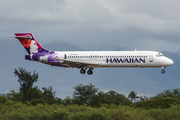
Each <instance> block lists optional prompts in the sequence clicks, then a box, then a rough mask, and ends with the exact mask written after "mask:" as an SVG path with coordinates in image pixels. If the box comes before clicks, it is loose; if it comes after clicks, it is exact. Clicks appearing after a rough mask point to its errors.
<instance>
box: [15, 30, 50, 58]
mask: <svg viewBox="0 0 180 120" xmlns="http://www.w3.org/2000/svg"><path fill="white" fill-rule="evenodd" d="M15 35H16V38H17V39H19V41H20V42H21V44H22V45H23V47H24V48H25V49H26V51H27V52H28V53H29V54H35V53H41V52H43V51H45V52H47V50H45V49H44V48H43V47H42V46H41V45H40V44H39V43H38V42H37V41H36V39H35V38H34V36H33V35H32V34H31V33H15Z"/></svg>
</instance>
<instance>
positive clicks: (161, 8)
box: [0, 0, 180, 52]
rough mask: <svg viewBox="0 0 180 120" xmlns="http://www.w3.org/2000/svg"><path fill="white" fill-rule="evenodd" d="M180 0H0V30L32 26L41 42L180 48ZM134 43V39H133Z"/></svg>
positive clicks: (29, 29) (7, 31)
mask: <svg viewBox="0 0 180 120" xmlns="http://www.w3.org/2000/svg"><path fill="white" fill-rule="evenodd" d="M179 6H180V1H179V0H171V1H170V0H158V1H157V0H136V1H134V0H46V1H44V0H38V1H37V0H18V1H15V0H0V34H1V35H11V34H14V32H31V33H33V34H34V35H35V37H36V38H38V39H40V42H41V44H49V43H51V42H54V41H55V42H67V43H69V44H73V45H76V46H79V47H82V48H83V49H86V50H94V49H95V50H103V49H105V48H106V47H108V46H112V47H113V46H120V47H123V48H127V49H131V50H134V49H139V50H156V51H163V50H168V51H172V52H177V51H178V50H179V46H180V40H179V39H180V14H179V11H180V7H179ZM130 43H131V44H130Z"/></svg>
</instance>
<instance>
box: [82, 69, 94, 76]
mask: <svg viewBox="0 0 180 120" xmlns="http://www.w3.org/2000/svg"><path fill="white" fill-rule="evenodd" d="M86 69H87V68H86ZM86 69H84V68H81V70H80V73H81V74H85V73H86ZM92 70H93V68H89V70H88V71H87V74H88V75H92V74H93V71H92Z"/></svg>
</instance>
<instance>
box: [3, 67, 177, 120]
mask: <svg viewBox="0 0 180 120" xmlns="http://www.w3.org/2000/svg"><path fill="white" fill-rule="evenodd" d="M14 73H15V75H16V76H18V78H19V80H18V82H19V83H20V91H19V92H15V91H14V90H11V91H10V92H9V93H5V94H2V93H0V120H4V119H8V120H21V119H22V120H24V119H27V120H28V119H39V120H44V119H46V120H48V119H56V120H74V119H77V120H80V119H86V120H110V119H112V120H121V119H123V120H124V119H133V120H141V119H143V120H144V119H146V120H161V119H163V120H179V118H180V90H179V89H174V90H165V91H163V92H162V93H159V94H157V95H156V96H154V97H150V98H149V97H146V96H137V93H136V92H134V91H131V92H130V94H129V95H128V97H126V96H125V95H124V94H120V93H117V92H116V91H113V90H110V91H108V92H103V91H101V90H99V88H96V87H95V86H94V85H92V84H91V83H90V84H89V85H83V84H80V85H78V86H76V87H73V88H74V92H73V96H72V98H71V97H69V96H67V97H66V98H64V99H61V98H58V97H55V93H56V91H53V88H52V86H50V87H47V88H46V87H43V88H42V90H41V89H39V88H38V86H33V83H34V82H37V79H38V74H37V73H35V72H34V73H33V75H31V73H30V72H27V71H26V70H25V69H23V68H19V71H18V70H16V69H15V72H14ZM26 79H28V80H26ZM30 80H33V81H30ZM129 98H130V99H131V100H129ZM136 99H138V101H137V102H136ZM132 101H134V102H132Z"/></svg>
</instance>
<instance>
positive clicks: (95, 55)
mask: <svg viewBox="0 0 180 120" xmlns="http://www.w3.org/2000/svg"><path fill="white" fill-rule="evenodd" d="M55 53H57V54H58V58H59V59H64V60H67V61H69V62H71V61H72V62H77V63H79V64H85V65H86V66H84V68H98V67H162V68H163V67H164V68H165V67H167V66H170V65H172V64H173V61H172V60H171V59H169V58H167V57H165V56H163V55H162V54H161V53H158V52H155V51H82V52H81V51H64V52H62V51H61V52H58V51H56V52H55Z"/></svg>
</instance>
